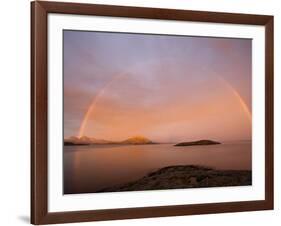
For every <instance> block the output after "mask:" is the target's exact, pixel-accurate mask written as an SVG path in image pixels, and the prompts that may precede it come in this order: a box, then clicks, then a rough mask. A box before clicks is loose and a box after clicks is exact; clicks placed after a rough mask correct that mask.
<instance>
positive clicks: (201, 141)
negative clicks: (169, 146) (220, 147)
mask: <svg viewBox="0 0 281 226" xmlns="http://www.w3.org/2000/svg"><path fill="white" fill-rule="evenodd" d="M214 144H221V143H220V142H217V141H213V140H197V141H190V142H181V143H178V144H175V146H193V145H214Z"/></svg>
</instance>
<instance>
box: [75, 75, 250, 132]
mask: <svg viewBox="0 0 281 226" xmlns="http://www.w3.org/2000/svg"><path fill="white" fill-rule="evenodd" d="M125 76H128V74H126V73H124V74H120V75H117V76H114V77H113V78H112V79H111V80H110V81H109V82H108V83H107V84H105V86H104V87H103V88H102V89H101V91H100V92H99V93H98V94H97V95H96V96H95V97H94V98H93V100H92V101H91V104H90V106H89V107H88V109H87V111H86V114H85V115H84V117H83V120H82V123H81V125H80V128H79V133H78V137H82V136H83V135H84V131H85V128H86V125H87V122H88V120H89V118H90V115H91V114H92V112H93V111H94V109H95V106H96V105H97V102H98V100H99V99H100V98H101V97H102V96H103V94H104V93H105V92H106V90H107V89H108V88H109V87H110V86H111V85H112V84H113V83H114V82H116V81H117V80H118V79H120V78H123V77H125ZM217 78H218V80H220V81H221V82H222V83H223V84H224V86H225V87H226V88H227V89H228V90H229V91H230V92H231V93H232V94H233V96H234V97H235V98H236V99H237V101H238V102H239V104H240V106H241V108H242V110H243V111H244V113H245V115H246V117H247V119H248V120H249V123H250V124H251V122H252V114H251V111H250V110H249V108H248V106H247V104H246V103H245V101H244V100H243V98H242V97H241V96H240V94H239V93H238V92H237V90H236V89H235V88H233V86H231V85H230V84H229V83H228V82H227V81H226V80H225V79H223V78H222V77H221V76H217Z"/></svg>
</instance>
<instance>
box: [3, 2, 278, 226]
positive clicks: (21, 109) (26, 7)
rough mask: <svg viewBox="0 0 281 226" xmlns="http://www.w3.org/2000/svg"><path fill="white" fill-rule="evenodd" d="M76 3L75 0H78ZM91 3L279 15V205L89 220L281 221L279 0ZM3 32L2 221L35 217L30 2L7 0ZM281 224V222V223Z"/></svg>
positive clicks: (110, 225)
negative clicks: (262, 208) (32, 199)
mask: <svg viewBox="0 0 281 226" xmlns="http://www.w3.org/2000/svg"><path fill="white" fill-rule="evenodd" d="M72 1H73V2H74V1H75V0H72ZM81 1H82V2H88V3H100V4H119V5H131V6H147V7H161V8H178V9H192V10H209V11H225V12H237V13H256V14H271V15H274V16H275V116H276V117H275V210H274V211H258V212H245V213H230V214H210V215H201V216H186V217H165V218H152V219H138V220H122V221H107V222H95V223H84V225H90V224H94V225H96V226H119V225H122V226H129V225H132V224H133V225H148V224H149V225H156V226H157V225H159V226H160V225H161V226H165V225H167V226H168V225H196V226H201V225H204V226H205V225H216V226H218V225H227V226H232V225H233V226H234V225H235V226H236V225H242V224H243V225H255V226H258V225H264V224H267V225H278V223H277V222H278V221H280V220H281V210H280V202H281V196H280V190H281V189H280V188H281V177H280V173H279V172H281V164H280V163H281V162H280V161H281V158H280V157H281V154H280V148H281V139H280V138H279V136H280V134H281V123H280V122H281V121H280V116H279V115H281V107H280V104H279V103H280V99H281V88H279V87H280V86H281V78H280V76H279V75H280V72H281V64H280V62H281V59H280V58H281V44H280V43H281V41H280V40H281V7H280V6H281V5H279V4H280V3H279V2H280V1H278V0H275V1H274V0H259V1H257V0H256V1H253V0H236V1H229V0H189V1H188V0H118V1H117V0H116V1H114V0H88V1H87V0H81ZM0 16H1V20H0V24H1V33H0V40H1V41H0V57H1V58H0V71H1V73H0V78H1V80H0V104H1V105H0V106H1V107H0V115H1V116H0V142H1V148H0V151H1V155H0V167H1V170H0V178H1V184H0V216H1V217H0V225H13V226H16V225H24V224H28V222H29V207H30V206H29V198H30V196H29V193H30V186H29V184H30V177H29V174H30V171H29V167H30V160H29V156H30V153H29V152H30V136H29V134H30V128H29V124H30V116H29V115H30V111H29V108H30V102H29V97H30V93H29V90H30V52H29V51H30V26H29V24H30V4H29V1H28V0H5V1H1V13H0ZM279 225H280V223H279Z"/></svg>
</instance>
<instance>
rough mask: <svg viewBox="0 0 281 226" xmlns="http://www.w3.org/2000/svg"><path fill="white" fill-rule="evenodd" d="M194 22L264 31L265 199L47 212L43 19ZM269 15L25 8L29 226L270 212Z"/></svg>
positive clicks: (74, 5) (84, 7)
mask: <svg viewBox="0 0 281 226" xmlns="http://www.w3.org/2000/svg"><path fill="white" fill-rule="evenodd" d="M50 13H60V14H75V15H88V16H91V15H95V16H113V17H125V18H145V19H161V20H173V21H194V22H210V23H226V24H243V25H262V26H264V27H265V47H266V48H265V59H264V60H265V109H266V110H265V199H264V200H257V201H241V202H224V203H207V204H190V205H175V206H161V207H138V208H121V209H107V210H86V211H85V210H83V211H70V212H48V114H47V112H48V87H47V84H48V82H47V81H48V56H47V49H48V46H47V39H48V33H47V27H48V14H50ZM273 197H274V196H273V16H265V15H247V14H233V13H217V12H203V11H189V10H174V9H157V8H140V7H124V6H109V5H92V4H78V3H62V2H45V1H42V2H41V1H35V2H32V3H31V223H32V224H52V223H68V222H85V221H100V220H114V219H130V218H146V217H162V216H180V215H191V214H208V213H226V212H237V211H255V210H270V209H273Z"/></svg>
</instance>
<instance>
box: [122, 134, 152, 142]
mask: <svg viewBox="0 0 281 226" xmlns="http://www.w3.org/2000/svg"><path fill="white" fill-rule="evenodd" d="M120 143H122V144H155V143H154V142H152V141H151V140H149V139H148V138H146V137H143V136H135V137H130V138H129V139H127V140H124V141H122V142H120Z"/></svg>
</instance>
